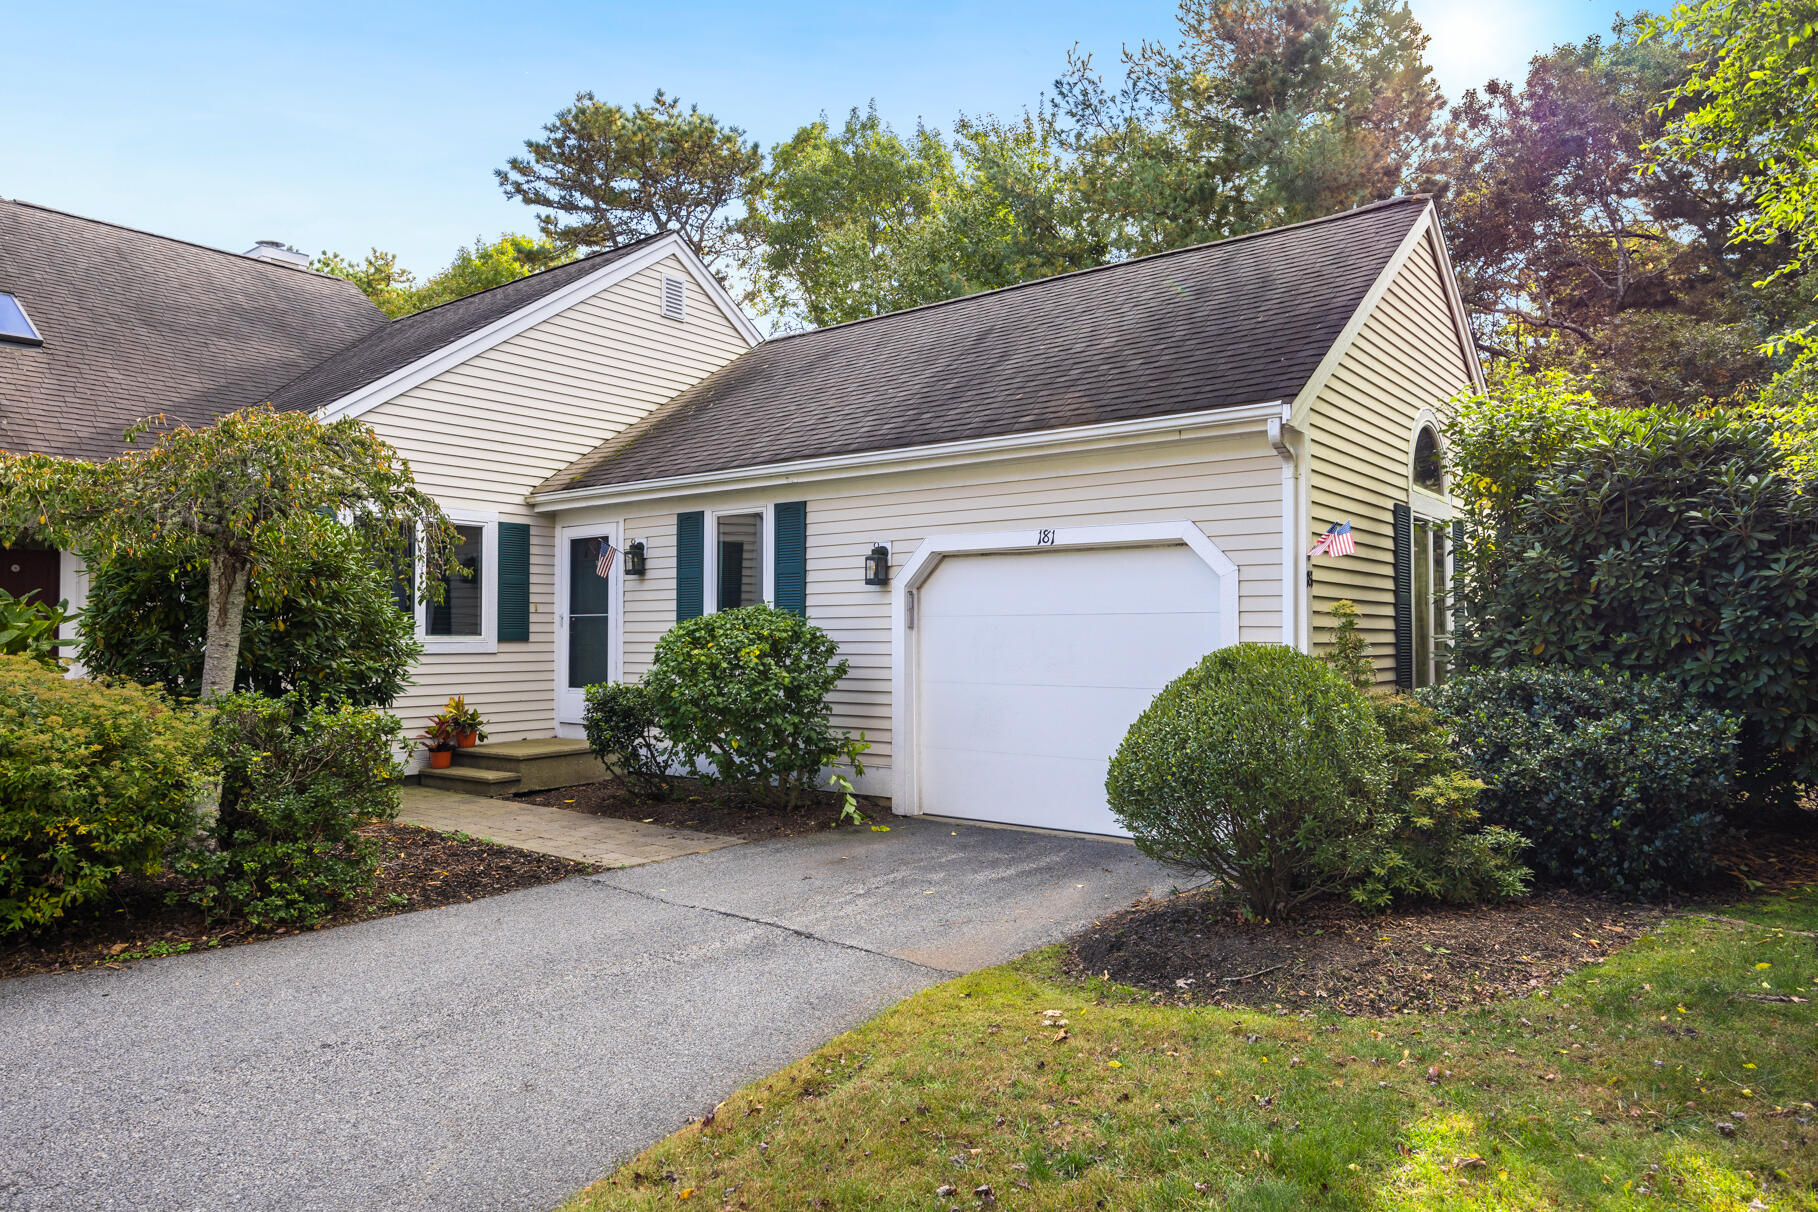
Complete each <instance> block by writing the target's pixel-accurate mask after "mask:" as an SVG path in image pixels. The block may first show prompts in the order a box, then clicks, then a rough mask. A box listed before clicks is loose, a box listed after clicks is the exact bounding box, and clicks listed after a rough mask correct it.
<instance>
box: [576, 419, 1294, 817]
mask: <svg viewBox="0 0 1818 1212" xmlns="http://www.w3.org/2000/svg"><path fill="white" fill-rule="evenodd" d="M803 499H805V500H806V501H807V502H808V526H807V565H808V618H809V619H810V620H811V621H812V622H814V623H815V624H817V625H818V626H821V627H823V628H825V629H826V630H827V631H828V632H829V633H830V634H831V635H832V636H833V638H834V639H835V640H837V641H838V643H839V645H840V653H841V655H842V656H843V657H844V658H845V659H846V660H847V661H849V662H850V663H851V672H850V673H849V674H848V675H847V676H846V678H845V679H844V680H842V681H841V683H840V684H839V686H838V688H837V689H836V690H835V692H834V695H833V711H834V720H835V722H836V724H838V725H839V726H840V727H842V728H847V729H852V730H854V731H863V732H864V733H865V734H866V736H867V738H868V739H869V740H870V741H871V746H872V748H871V751H870V752H869V753H868V754H867V755H866V758H865V764H866V766H867V768H868V769H872V770H875V771H878V772H880V773H881V772H885V771H887V770H888V769H889V767H890V765H891V735H890V728H891V723H890V706H891V704H890V695H891V687H890V644H891V634H890V604H891V597H892V595H893V594H895V593H896V592H898V590H897V588H896V587H895V585H894V584H893V585H892V586H890V587H888V588H877V587H871V586H867V585H865V584H864V560H865V555H866V553H867V552H869V551H870V550H871V547H872V545H873V544H874V543H880V542H881V543H885V544H887V545H888V546H889V548H890V560H891V566H892V570H893V577H894V576H895V574H897V573H900V571H901V569H902V567H903V565H904V564H905V563H906V562H907V561H908V560H909V559H910V557H912V556H913V555H914V554H915V551H916V548H917V546H918V545H919V544H920V542H921V541H922V539H923V538H924V537H925V536H927V535H929V534H935V533H948V534H954V533H969V532H989V531H997V530H1019V529H1029V528H1033V527H1037V526H1081V525H1115V524H1118V523H1134V522H1149V521H1161V520H1173V519H1180V518H1185V519H1188V520H1190V521H1192V522H1194V523H1195V524H1197V525H1198V526H1199V527H1200V528H1201V529H1202V530H1203V531H1204V532H1205V533H1206V534H1207V535H1208V536H1209V537H1210V538H1211V539H1212V541H1213V542H1215V543H1216V544H1218V546H1219V547H1220V548H1221V549H1223V551H1224V552H1225V554H1226V555H1228V556H1230V557H1231V559H1232V560H1233V561H1234V562H1235V563H1236V564H1237V565H1238V570H1239V628H1240V633H1241V635H1242V637H1243V638H1244V639H1246V640H1259V641H1263V642H1278V641H1279V640H1280V639H1281V633H1282V622H1281V605H1282V603H1281V564H1280V559H1281V543H1282V519H1281V501H1282V466H1281V460H1280V459H1279V458H1278V457H1277V456H1276V455H1275V453H1274V452H1273V451H1272V450H1270V448H1269V447H1268V445H1267V444H1266V443H1265V442H1264V441H1263V440H1262V438H1261V437H1260V436H1251V437H1248V438H1227V439H1197V440H1177V441H1174V442H1171V443H1166V444H1158V445H1150V446H1144V447H1141V448H1139V449H1130V448H1113V449H1107V450H1103V451H1097V452H1091V453H1085V454H1070V455H1064V456H1046V457H1043V458H1039V459H1020V460H1014V461H1010V460H1005V461H994V462H986V461H980V462H975V463H971V464H968V465H965V466H961V467H953V468H943V469H940V470H933V471H914V472H895V473H871V474H867V475H866V476H864V477H863V478H854V479H846V480H839V481H828V482H824V483H812V484H790V483H779V484H778V485H776V486H775V488H774V489H772V490H770V491H767V492H749V491H747V492H739V493H737V494H735V495H734V494H729V495H727V496H726V497H724V498H718V497H712V496H708V497H690V498H688V499H686V500H683V501H661V500H659V501H651V502H649V503H647V504H642V505H638V506H636V507H634V508H631V509H628V510H625V511H622V512H623V513H624V515H625V534H626V536H627V537H628V538H633V539H635V538H643V539H645V541H646V543H647V545H648V546H647V551H648V553H649V555H648V561H649V562H648V572H647V573H646V575H645V576H644V577H642V578H641V579H636V578H634V579H628V580H627V581H626V584H625V595H624V672H625V675H626V677H628V678H636V677H638V676H641V675H642V674H643V673H644V672H645V671H646V670H647V669H648V668H649V667H650V660H651V655H652V651H653V649H654V647H655V644H656V642H657V640H658V639H659V638H661V636H662V634H663V633H664V632H665V631H667V630H668V629H669V627H670V626H672V625H673V624H674V622H675V516H676V514H677V512H679V511H683V510H691V509H714V508H718V507H721V506H732V505H745V504H750V503H752V502H754V501H781V500H803ZM607 516H617V514H616V512H615V513H611V514H609V513H607V512H604V511H599V510H575V511H571V512H570V513H569V514H565V515H563V520H564V521H567V520H576V521H579V520H583V519H598V518H602V517H607ZM873 785H874V786H875V785H888V779H887V776H885V778H883V779H882V780H880V782H879V783H875V784H873Z"/></svg>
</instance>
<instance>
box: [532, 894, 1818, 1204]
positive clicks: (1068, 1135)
mask: <svg viewBox="0 0 1818 1212" xmlns="http://www.w3.org/2000/svg"><path fill="white" fill-rule="evenodd" d="M1721 912H1722V913H1723V914H1725V915H1727V916H1730V917H1734V918H1738V919H1744V918H1746V919H1748V923H1752V924H1733V923H1728V922H1716V921H1711V920H1708V919H1706V918H1703V917H1693V916H1687V917H1679V918H1676V919H1674V920H1673V921H1671V922H1670V923H1669V924H1668V925H1667V926H1666V927H1665V928H1664V929H1663V930H1661V931H1660V932H1658V933H1657V934H1654V935H1651V936H1648V937H1645V938H1643V939H1641V940H1639V941H1638V942H1636V943H1634V944H1633V945H1632V946H1630V947H1628V948H1627V949H1625V950H1622V951H1619V952H1617V953H1616V954H1615V955H1614V956H1612V957H1611V959H1610V960H1609V961H1608V962H1607V963H1605V964H1603V965H1600V966H1591V967H1587V968H1585V969H1582V970H1580V972H1579V973H1578V974H1576V975H1575V976H1573V977H1571V978H1569V979H1568V980H1567V981H1566V982H1565V983H1564V984H1562V985H1560V986H1559V987H1557V988H1556V989H1553V990H1551V991H1549V992H1547V993H1542V994H1537V995H1536V996H1533V997H1530V998H1528V999H1526V1000H1522V1001H1506V1002H1500V1003H1497V1004H1495V1005H1493V1006H1489V1007H1486V1008H1483V1009H1480V1010H1476V1011H1472V1012H1469V1013H1464V1014H1454V1015H1447V1016H1434V1017H1419V1016H1410V1017H1400V1018H1388V1019H1344V1018H1338V1017H1330V1016H1322V1017H1317V1018H1306V1019H1292V1018H1281V1017H1277V1016H1275V1015H1271V1014H1263V1013H1256V1012H1250V1013H1241V1012H1232V1011H1226V1010H1218V1009H1190V1010H1182V1009H1177V1008H1173V1007H1168V1006H1157V1005H1153V1004H1151V1002H1150V999H1149V997H1148V996H1147V995H1140V996H1139V995H1137V994H1136V993H1135V991H1134V990H1130V989H1126V988H1122V987H1119V986H1115V985H1108V984H1105V983H1103V982H1098V981H1086V982H1082V981H1078V980H1075V979H1072V978H1069V977H1067V976H1065V975H1063V974H1062V973H1061V972H1060V970H1059V968H1058V965H1057V960H1056V955H1055V953H1054V952H1052V951H1049V952H1040V953H1037V954H1035V955H1033V956H1030V957H1028V958H1026V959H1024V960H1022V961H1020V962H1018V963H1015V964H1010V965H1007V966H1005V967H1001V968H994V969H989V970H987V971H983V972H978V973H974V974H973V975H971V976H966V977H961V978H959V979H957V980H954V981H950V982H948V983H946V984H944V985H940V986H938V987H936V988H933V989H930V990H927V991H926V992H924V993H921V994H919V995H917V996H915V997H912V998H909V999H908V1000H907V1001H904V1002H902V1003H901V1004H899V1005H897V1006H895V1007H893V1008H891V1009H890V1010H888V1011H885V1012H884V1013H883V1014H880V1015H878V1016H877V1017H876V1018H874V1019H872V1020H871V1021H870V1022H868V1023H866V1024H865V1025H864V1026H862V1027H860V1028H858V1029H857V1030H855V1031H852V1032H849V1033H848V1034H846V1035H842V1036H840V1037H839V1038H838V1039H836V1040H834V1041H833V1042H832V1043H830V1044H828V1045H827V1046H826V1047H825V1048H823V1049H821V1050H820V1051H818V1052H816V1053H815V1054H814V1055H812V1056H810V1057H808V1058H807V1059H806V1060H804V1061H802V1062H800V1063H798V1064H795V1065H792V1066H790V1067H789V1068H787V1069H784V1070H782V1071H781V1072H779V1073H776V1074H773V1075H772V1076H770V1077H768V1078H765V1079H764V1080H762V1081H759V1082H757V1083H755V1084H753V1085H751V1086H749V1087H747V1088H746V1089H744V1090H741V1091H739V1092H738V1093H736V1094H735V1095H733V1097H731V1098H730V1099H728V1100H727V1101H726V1102H725V1104H724V1105H723V1106H721V1107H720V1108H719V1109H718V1111H717V1113H716V1114H715V1115H714V1116H713V1117H712V1119H711V1122H709V1123H707V1124H704V1125H701V1124H696V1125H690V1126H689V1127H686V1128H684V1129H682V1130H681V1131H679V1132H677V1133H675V1134H674V1135H673V1136H671V1137H669V1138H668V1139H667V1140H664V1141H661V1142H660V1143H658V1144H656V1145H654V1146H652V1147H651V1148H649V1149H647V1150H645V1151H644V1152H643V1153H642V1154H640V1155H639V1156H638V1157H636V1158H635V1159H633V1160H632V1161H631V1162H629V1163H627V1164H626V1165H624V1166H622V1167H620V1168H619V1169H618V1170H617V1171H616V1172H614V1173H613V1174H612V1175H610V1176H609V1177H607V1178H606V1179H604V1180H603V1181H601V1182H599V1183H597V1184H595V1185H594V1186H593V1187H591V1188H589V1189H588V1190H586V1191H584V1192H582V1193H580V1194H579V1195H578V1196H576V1197H575V1199H574V1200H573V1201H572V1202H571V1203H570V1204H568V1205H567V1206H566V1212H581V1210H583V1209H640V1208H672V1207H676V1206H678V1205H680V1206H684V1207H707V1208H719V1207H732V1208H751V1209H772V1208H775V1209H785V1208H787V1209H796V1208H813V1209H877V1208H919V1209H931V1208H941V1207H958V1208H966V1209H972V1208H978V1207H980V1206H981V1204H983V1205H984V1206H986V1207H998V1208H1005V1209H1093V1208H1101V1207H1102V1208H1106V1209H1135V1208H1145V1209H1147V1208H1156V1209H1162V1208H1206V1207H1226V1208H1254V1209H1298V1208H1356V1207H1381V1208H1391V1209H1403V1208H1446V1209H1454V1208H1506V1209H1512V1210H1526V1209H1534V1208H1554V1207H1558V1208H1579V1207H1592V1208H1663V1207H1664V1208H1714V1209H1747V1208H1760V1207H1766V1208H1809V1209H1818V1186H1815V1185H1814V1184H1815V1183H1818V1122H1814V1121H1818V1112H1814V1110H1813V1108H1812V1105H1811V1104H1812V1102H1813V1101H1818V1033H1815V1030H1814V1022H1815V1019H1814V1001H1813V1000H1803V1001H1800V1002H1788V1001H1782V1002H1773V1001H1764V1000H1755V999H1757V998H1768V997H1786V996H1796V997H1799V998H1801V999H1818V947H1815V943H1818V940H1814V939H1813V938H1812V937H1811V936H1809V935H1802V934H1798V933H1795V932H1796V931H1811V930H1814V929H1815V928H1818V889H1813V888H1809V887H1808V888H1806V889H1804V890H1803V891H1802V892H1801V893H1799V894H1797V895H1794V896H1790V897H1788V896H1779V897H1773V898H1767V899H1762V900H1757V901H1753V902H1750V903H1748V904H1745V905H1742V906H1735V907H1731V908H1730V909H1727V910H1723V911H1721ZM1055 1010H1058V1011H1060V1012H1061V1014H1060V1015H1059V1016H1058V1017H1059V1018H1060V1019H1063V1020H1064V1021H1065V1024H1066V1025H1065V1026H1064V1027H1062V1026H1058V1025H1055V1023H1054V1021H1053V1019H1054V1017H1055V1016H1052V1015H1048V1014H1047V1012H1049V1011H1055ZM1063 1031H1064V1032H1065V1038H1064V1039H1059V1038H1057V1037H1058V1036H1060V1035H1061V1034H1062V1032H1063ZM1731 1112H1741V1113H1742V1116H1743V1117H1742V1118H1739V1119H1731V1117H1730V1113H1731ZM1719 1119H1722V1120H1724V1121H1726V1123H1728V1124H1732V1125H1733V1135H1724V1134H1721V1133H1720V1132H1719V1130H1718V1129H1717V1127H1716V1124H1717V1121H1718V1120H1719ZM943 1187H951V1188H953V1192H952V1193H950V1194H945V1195H944V1196H943V1195H942V1194H938V1192H940V1189H941V1188H943ZM981 1187H989V1188H990V1190H991V1193H992V1194H991V1195H990V1196H980V1195H978V1194H975V1191H976V1190H977V1189H978V1188H981Z"/></svg>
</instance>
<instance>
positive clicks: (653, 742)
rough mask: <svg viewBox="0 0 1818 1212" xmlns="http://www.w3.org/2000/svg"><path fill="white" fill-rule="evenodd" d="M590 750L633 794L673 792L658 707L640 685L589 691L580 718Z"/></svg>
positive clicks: (612, 684)
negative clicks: (659, 732) (658, 727)
mask: <svg viewBox="0 0 1818 1212" xmlns="http://www.w3.org/2000/svg"><path fill="white" fill-rule="evenodd" d="M582 725H583V726H584V727H585V728H586V730H587V747H588V748H589V749H591V750H592V751H593V756H594V757H596V758H598V759H600V761H602V762H604V763H605V764H606V767H607V769H609V770H611V771H612V772H613V774H614V775H616V776H617V777H618V780H619V783H620V785H621V786H623V787H624V788H625V790H627V791H629V792H631V793H632V794H633V795H641V796H648V797H660V796H662V795H665V794H667V792H668V790H669V779H668V777H667V775H668V769H667V764H666V763H665V761H664V759H663V753H662V750H661V748H660V747H659V746H658V744H657V739H656V735H655V729H656V704H655V703H654V702H653V701H652V700H651V697H650V687H648V686H646V685H645V684H644V683H642V682H602V683H600V684H599V685H597V686H589V687H588V688H587V709H586V711H585V712H584V713H583V715H582Z"/></svg>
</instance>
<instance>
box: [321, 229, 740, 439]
mask: <svg viewBox="0 0 1818 1212" xmlns="http://www.w3.org/2000/svg"><path fill="white" fill-rule="evenodd" d="M672 256H673V257H675V258H677V259H678V260H680V261H681V263H682V265H683V266H684V267H685V268H686V269H687V270H688V276H689V277H691V278H693V279H694V281H695V284H696V285H697V286H699V287H700V288H701V293H702V294H703V295H705V296H706V297H707V298H709V299H712V300H713V302H714V304H715V305H716V306H717V307H718V308H719V309H720V312H721V314H723V315H724V316H725V317H726V318H727V319H728V320H730V321H731V322H732V324H733V327H735V328H737V329H738V331H739V335H740V336H742V337H744V338H745V341H746V343H747V344H748V345H750V346H753V347H755V346H758V345H761V344H763V341H764V336H763V334H762V333H760V332H758V330H757V326H756V325H754V324H753V323H752V322H751V320H750V319H749V318H748V317H747V316H746V315H745V313H744V312H742V311H740V310H739V309H738V305H737V304H735V303H733V301H732V300H731V299H730V298H729V297H727V295H726V290H725V288H724V287H722V286H721V285H720V284H719V282H718V281H717V280H716V279H715V278H714V276H713V274H712V273H711V272H709V271H708V269H707V267H706V266H705V265H703V264H702V263H701V259H700V258H699V257H698V256H696V255H695V253H694V250H693V249H691V248H689V247H688V242H687V241H686V240H684V239H682V238H681V237H680V236H679V235H676V234H675V233H674V232H671V233H670V234H668V235H666V236H664V237H662V238H661V239H659V240H656V241H654V242H653V243H651V244H650V245H649V247H647V248H641V249H639V250H638V251H637V252H635V253H632V254H631V255H629V256H626V257H623V258H621V259H619V260H617V261H613V262H612V263H610V264H608V265H605V266H602V267H601V268H600V269H599V270H598V271H597V272H595V273H591V274H588V275H587V276H586V277H584V278H580V279H578V280H576V281H574V282H571V283H569V284H568V285H567V286H564V287H563V288H562V289H561V290H558V291H556V292H554V293H553V294H548V295H545V296H543V297H542V298H540V299H538V300H536V301H535V302H533V303H529V304H526V305H525V306H524V307H522V308H520V309H519V310H517V311H514V312H512V313H511V314H510V315H507V316H503V317H501V318H500V319H498V320H495V321H493V322H492V323H491V324H488V325H487V326H486V327H485V328H482V329H479V330H477V331H475V332H470V333H468V334H467V335H466V336H464V337H461V338H459V339H458V340H455V341H452V342H450V343H449V344H447V345H444V346H442V347H441V348H440V349H437V350H434V351H432V352H430V353H428V354H425V355H424V356H423V357H421V358H418V359H417V360H416V361H414V362H411V363H410V364H408V365H406V366H401V367H399V368H398V369H397V370H394V371H392V372H391V373H390V374H388V375H386V376H384V377H383V378H380V379H375V380H373V381H372V382H371V383H368V384H366V385H365V386H364V387H359V388H356V389H355V390H353V391H350V392H348V393H347V394H346V395H344V396H342V397H341V398H340V399H338V400H335V401H334V402H332V403H329V404H324V405H323V406H322V407H321V408H318V409H317V410H316V419H317V420H318V421H334V420H339V419H340V418H341V417H357V416H359V415H361V414H362V413H364V412H367V411H368V410H370V409H373V408H377V407H378V406H379V405H381V404H383V403H385V401H387V400H391V399H395V398H397V397H398V396H401V395H403V394H404V393H405V392H407V391H409V390H410V389H411V388H413V387H417V386H419V385H421V384H423V383H427V382H428V381H429V380H431V379H433V378H435V377H436V376H437V375H439V374H442V373H444V372H445V371H448V370H451V369H452V368H454V367H456V366H459V365H460V364H461V363H463V362H465V361H467V360H468V359H470V358H475V357H478V356H479V355H480V354H483V353H485V352H486V351H487V350H489V349H491V348H493V347H494V346H496V345H500V344H503V343H504V342H506V341H509V340H510V339H511V338H513V337H515V336H517V335H518V334H519V333H521V332H524V331H525V330H526V329H529V328H532V327H534V326H535V325H537V324H540V323H542V322H543V321H544V320H547V319H549V318H550V317H551V316H554V315H558V314H559V313H561V312H564V311H566V310H568V309H569V308H570V307H573V306H574V305H575V304H576V303H579V302H581V301H582V300H583V299H588V298H591V297H592V296H594V295H597V294H599V293H600V292H601V291H603V290H607V289H610V288H611V287H614V286H617V285H618V284H619V283H620V282H623V281H624V280H625V279H627V278H629V277H631V276H632V275H634V274H636V273H638V272H639V271H640V270H643V269H647V268H649V267H650V266H652V265H654V264H656V263H657V262H659V261H661V260H663V259H664V258H665V257H672ZM397 322H398V321H393V323H397Z"/></svg>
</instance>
